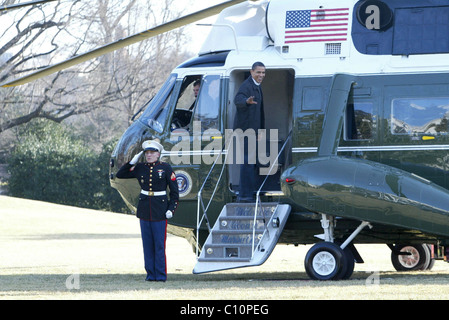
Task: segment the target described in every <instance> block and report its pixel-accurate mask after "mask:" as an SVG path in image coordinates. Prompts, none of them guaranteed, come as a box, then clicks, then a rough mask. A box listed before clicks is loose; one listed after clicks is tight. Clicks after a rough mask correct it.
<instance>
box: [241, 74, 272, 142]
mask: <svg viewBox="0 0 449 320" xmlns="http://www.w3.org/2000/svg"><path fill="white" fill-rule="evenodd" d="M251 96H253V97H254V101H256V102H257V104H247V103H246V99H248V98H249V97H251ZM234 104H235V105H236V107H237V114H236V116H235V121H234V128H235V129H237V128H240V129H242V130H243V131H245V130H246V129H249V128H252V129H254V130H255V131H256V134H257V129H264V128H265V115H264V109H263V95H262V89H261V88H260V86H257V85H256V84H255V83H254V81H253V79H252V77H251V76H250V77H249V78H248V79H246V80H245V81H244V82H243V83H242V85H241V86H240V88H239V91H238V92H237V94H236V96H235V98H234Z"/></svg>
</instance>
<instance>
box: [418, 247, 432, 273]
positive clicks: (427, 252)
mask: <svg viewBox="0 0 449 320" xmlns="http://www.w3.org/2000/svg"><path fill="white" fill-rule="evenodd" d="M422 246H423V248H424V252H425V261H424V264H423V266H422V267H421V269H420V270H427V269H428V268H429V266H430V262H431V255H430V247H429V246H428V245H427V244H423V245H422Z"/></svg>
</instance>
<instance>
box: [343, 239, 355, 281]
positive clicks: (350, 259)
mask: <svg viewBox="0 0 449 320" xmlns="http://www.w3.org/2000/svg"><path fill="white" fill-rule="evenodd" d="M343 253H344V255H345V264H346V272H345V274H343V275H342V277H341V279H342V280H347V279H349V278H351V276H352V273H353V272H354V267H355V259H354V255H353V254H352V251H351V249H350V248H349V246H347V247H346V248H344V249H343Z"/></svg>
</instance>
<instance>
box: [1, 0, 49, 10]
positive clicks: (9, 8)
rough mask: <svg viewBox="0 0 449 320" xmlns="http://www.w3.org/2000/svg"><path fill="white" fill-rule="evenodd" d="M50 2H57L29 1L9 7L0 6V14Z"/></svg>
mask: <svg viewBox="0 0 449 320" xmlns="http://www.w3.org/2000/svg"><path fill="white" fill-rule="evenodd" d="M51 1H57V0H36V1H29V2H23V3H16V4H12V5H9V6H7V5H4V6H0V12H2V11H7V10H14V9H19V8H23V7H26V6H33V5H35V4H41V3H46V2H51Z"/></svg>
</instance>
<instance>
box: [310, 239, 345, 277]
mask: <svg viewBox="0 0 449 320" xmlns="http://www.w3.org/2000/svg"><path fill="white" fill-rule="evenodd" d="M345 262H346V257H345V254H344V252H343V250H342V249H341V248H340V247H339V246H338V245H336V244H335V243H332V242H320V243H317V244H315V245H314V246H313V247H312V248H310V250H309V251H308V252H307V254H306V257H305V260H304V266H305V269H306V272H307V274H308V276H309V277H310V278H312V279H314V280H340V279H341V278H342V277H343V276H344V275H345V274H346V271H347V268H346V263H345Z"/></svg>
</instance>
